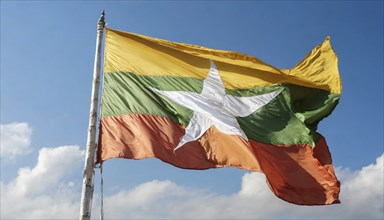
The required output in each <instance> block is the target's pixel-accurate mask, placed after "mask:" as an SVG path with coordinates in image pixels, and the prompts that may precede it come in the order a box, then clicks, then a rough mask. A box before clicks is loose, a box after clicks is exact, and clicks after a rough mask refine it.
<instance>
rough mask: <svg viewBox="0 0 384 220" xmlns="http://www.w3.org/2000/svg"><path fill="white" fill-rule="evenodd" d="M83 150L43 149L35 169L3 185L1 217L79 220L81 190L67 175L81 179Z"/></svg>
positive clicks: (21, 171) (76, 148) (22, 169)
mask: <svg viewBox="0 0 384 220" xmlns="http://www.w3.org/2000/svg"><path fill="white" fill-rule="evenodd" d="M83 158H84V151H83V150H81V149H80V147H79V146H61V147H55V148H42V149H41V150H40V152H39V156H38V161H37V164H36V166H35V167H33V168H29V167H25V168H21V169H19V172H18V176H17V177H16V178H15V179H14V180H12V181H11V182H9V183H8V184H4V183H2V182H1V218H17V219H25V218H32V219H42V218H48V219H52V218H78V212H79V205H78V204H79V203H78V200H79V198H80V197H79V196H80V194H79V190H78V189H79V187H80V186H78V185H76V183H74V182H73V181H67V182H66V180H65V178H66V176H68V175H69V174H71V173H73V172H75V171H77V173H78V176H81V170H82V169H80V168H81V165H82V161H83Z"/></svg>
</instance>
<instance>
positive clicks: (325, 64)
mask: <svg viewBox="0 0 384 220" xmlns="http://www.w3.org/2000/svg"><path fill="white" fill-rule="evenodd" d="M209 60H213V61H215V63H216V66H217V68H218V70H219V73H220V76H221V78H222V79H223V82H224V85H225V87H226V88H227V89H239V88H254V87H264V86H270V85H274V84H283V83H290V84H296V85H301V86H306V87H311V88H319V89H324V90H328V91H330V92H334V93H340V92H341V83H340V76H339V72H338V69H337V56H336V54H335V53H334V52H333V50H332V48H331V45H330V43H329V38H326V39H325V41H324V42H323V44H321V45H319V46H317V47H316V48H314V49H313V50H312V51H311V52H310V53H309V54H308V55H307V57H306V58H304V60H303V61H301V62H300V63H299V64H298V65H297V66H295V67H294V68H292V69H291V70H283V69H277V68H275V67H273V66H270V65H268V64H266V63H264V62H263V61H261V60H259V59H257V58H255V57H252V56H248V55H245V54H241V53H237V52H232V51H224V50H214V49H209V48H205V47H200V46H195V45H190V44H182V43H175V42H170V41H165V40H161V39H157V38H152V37H147V36H143V35H138V34H132V33H127V32H121V31H117V30H112V29H106V46H105V67H104V72H105V73H106V74H108V73H113V72H131V73H135V74H140V75H152V76H176V77H193V78H200V79H204V78H205V77H206V76H207V74H208V70H209V68H210V62H209Z"/></svg>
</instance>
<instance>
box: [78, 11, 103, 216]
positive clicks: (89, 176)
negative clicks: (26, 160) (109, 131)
mask: <svg viewBox="0 0 384 220" xmlns="http://www.w3.org/2000/svg"><path fill="white" fill-rule="evenodd" d="M104 16H105V13H104V10H103V12H102V13H101V16H100V18H99V21H98V22H97V37H96V52H95V63H94V67H93V82H92V95H91V107H90V112H89V127H88V136H87V149H86V154H85V164H84V173H83V186H82V191H81V203H80V217H79V219H80V220H88V219H90V218H91V208H92V197H93V185H94V184H93V179H94V176H95V171H94V168H95V153H96V125H97V109H98V105H99V87H100V72H101V56H102V54H101V49H102V41H103V33H104V27H105V21H104Z"/></svg>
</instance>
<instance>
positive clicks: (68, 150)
mask: <svg viewBox="0 0 384 220" xmlns="http://www.w3.org/2000/svg"><path fill="white" fill-rule="evenodd" d="M83 157H84V151H83V150H81V149H80V147H78V146H61V147H54V148H42V149H41V150H40V151H39V156H38V161H37V164H36V165H35V166H34V167H33V168H29V167H27V168H21V169H19V173H18V176H17V177H16V178H15V179H13V180H12V181H10V182H9V183H1V201H2V202H1V218H2V219H3V218H6V219H12V218H17V219H28V218H29V219H58V218H59V219H77V218H78V214H79V203H80V201H79V200H80V191H81V178H79V176H81V172H82V169H81V165H82V162H83ZM383 163H384V155H381V156H380V157H378V158H377V160H376V162H375V163H373V164H371V165H368V166H366V167H363V168H362V169H360V170H357V171H351V170H349V169H346V168H342V167H339V168H337V169H336V172H337V174H338V177H339V179H340V180H341V182H342V191H341V198H340V199H341V201H342V204H340V205H331V206H297V205H293V204H290V203H287V202H284V201H282V200H280V199H278V198H277V197H276V196H274V195H273V193H272V192H271V191H270V189H269V188H268V186H267V184H266V182H265V177H264V175H263V174H260V173H246V174H244V175H243V177H242V180H241V189H240V190H239V191H238V192H236V193H233V194H231V195H222V194H218V193H216V192H213V191H209V190H206V189H198V188H192V187H186V186H181V185H178V184H176V183H175V182H173V181H170V180H163V181H161V180H153V181H149V182H145V183H142V184H140V185H138V186H136V187H135V188H133V189H124V188H122V189H120V190H119V191H118V192H117V193H113V194H109V195H104V212H105V218H107V219H144V218H149V219H159V218H174V219H183V218H184V219H247V218H248V219H257V218H279V219H281V218H304V219H310V218H314V219H319V218H321V219H324V218H328V219H340V218H342V219H351V218H354V219H361V218H371V219H372V218H373V219H374V218H377V219H382V217H383V202H382V201H383V199H384V198H383V195H384V192H383V184H384V179H383V167H384V164H383ZM72 174H76V176H77V177H76V178H75V180H74V179H71V178H68V177H69V176H71V175H72ZM106 191H107V190H106ZM98 198H99V195H98V194H97V193H95V195H94V204H93V213H92V218H95V219H97V218H98V217H99V208H100V207H99V204H100V201H98Z"/></svg>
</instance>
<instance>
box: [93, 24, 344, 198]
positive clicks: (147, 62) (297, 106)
mask: <svg viewBox="0 0 384 220" xmlns="http://www.w3.org/2000/svg"><path fill="white" fill-rule="evenodd" d="M337 62H338V61H337V56H336V54H335V53H334V51H333V49H332V47H331V45H330V39H329V37H327V38H326V39H325V40H324V42H323V43H322V44H321V45H319V46H317V47H315V48H314V49H313V50H312V51H311V52H310V53H309V54H308V55H307V56H306V57H305V58H304V59H303V60H302V61H301V62H299V63H298V64H297V65H296V66H295V67H293V68H291V69H278V68H275V67H273V66H271V65H268V64H266V63H264V62H263V61H261V60H259V59H257V58H255V57H252V56H248V55H245V54H242V53H238V52H232V51H224V50H214V49H209V48H205V47H201V46H196V45H189V44H183V43H175V42H170V41H165V40H161V39H157V38H152V37H147V36H143V35H138V34H133V33H127V32H122V31H117V30H112V29H106V42H105V63H104V77H103V89H102V105H101V119H100V129H99V142H98V143H99V146H98V151H97V162H98V163H102V162H103V161H105V160H108V159H111V158H127V159H144V158H151V157H155V158H158V159H160V160H162V161H164V162H166V163H169V164H172V165H174V166H176V167H180V168H185V169H208V168H218V167H228V166H230V167H236V168H241V169H245V170H250V171H257V172H262V173H264V174H265V176H266V180H267V182H268V185H269V186H270V188H271V190H272V191H273V193H274V194H275V195H276V196H278V197H279V198H281V199H283V200H285V201H288V202H290V203H294V204H301V205H324V204H333V203H339V199H338V196H339V191H340V183H339V181H338V180H337V178H336V176H335V172H334V170H333V166H332V160H331V154H330V152H329V149H328V146H327V143H326V141H325V139H324V137H323V136H321V135H320V134H319V133H317V131H316V129H317V125H318V123H319V121H321V120H322V119H323V118H325V117H327V116H328V115H329V114H330V113H331V112H332V111H333V109H334V108H335V106H336V105H337V103H338V100H339V97H340V93H341V81H340V76H339V72H338V67H337Z"/></svg>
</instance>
